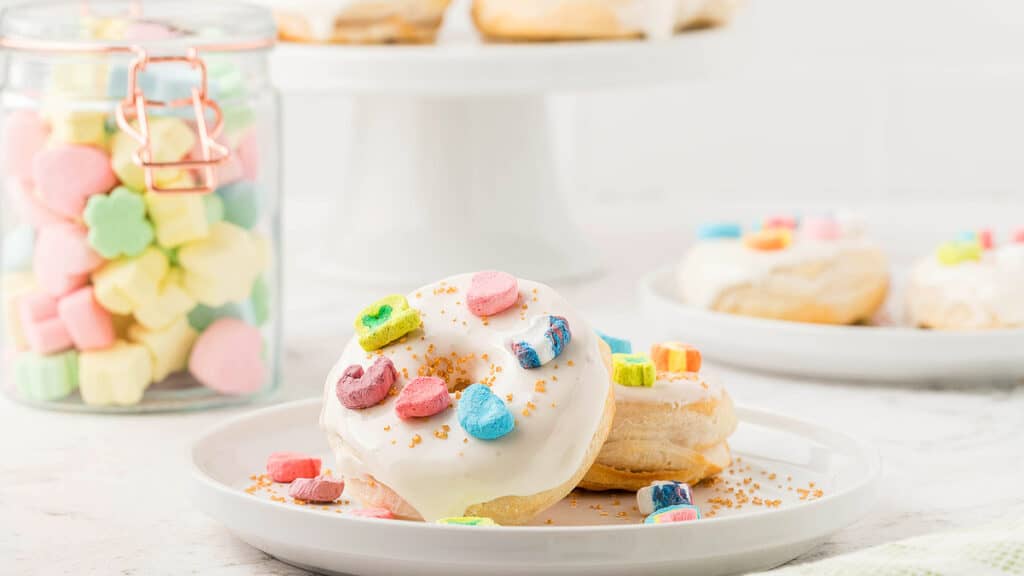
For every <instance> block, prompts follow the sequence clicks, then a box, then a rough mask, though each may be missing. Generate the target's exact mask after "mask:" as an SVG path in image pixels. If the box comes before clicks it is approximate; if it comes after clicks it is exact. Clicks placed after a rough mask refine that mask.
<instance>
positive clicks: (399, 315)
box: [355, 294, 421, 352]
mask: <svg viewBox="0 0 1024 576" xmlns="http://www.w3.org/2000/svg"><path fill="white" fill-rule="evenodd" d="M420 323H421V320H420V312H419V310H416V309H415V308H410V307H409V301H408V300H406V299H405V296H401V295H398V294H395V295H391V296H385V297H384V298H381V299H380V300H377V301H376V302H374V303H373V304H370V305H369V306H367V307H366V308H364V309H363V310H362V311H361V312H360V313H359V315H358V316H357V317H356V321H355V329H356V334H358V335H359V345H360V346H362V347H363V350H366V351H367V352H372V351H374V350H379V349H381V348H383V347H385V346H387V345H388V344H390V343H392V342H394V341H395V340H398V339H399V338H401V337H403V336H405V335H406V334H408V333H410V332H412V331H413V330H416V329H417V328H419V327H420Z"/></svg>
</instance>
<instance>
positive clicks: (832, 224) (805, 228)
mask: <svg viewBox="0 0 1024 576" xmlns="http://www.w3.org/2000/svg"><path fill="white" fill-rule="evenodd" d="M801 230H802V232H803V234H804V235H805V236H807V237H808V238H810V239H812V240H821V241H824V242H828V241H833V240H840V239H842V237H843V225H842V223H840V222H839V221H838V220H836V219H835V218H830V217H819V216H809V217H807V218H805V219H804V222H803V225H802V227H801Z"/></svg>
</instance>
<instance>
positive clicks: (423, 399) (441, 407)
mask: <svg viewBox="0 0 1024 576" xmlns="http://www.w3.org/2000/svg"><path fill="white" fill-rule="evenodd" d="M451 404H452V399H451V396H449V395H448V385H447V384H445V382H444V380H443V379H441V378H437V377H436V376H424V377H421V378H416V379H415V380H413V381H412V382H410V383H408V384H406V385H405V387H404V388H402V391H401V392H399V394H398V399H397V400H396V401H395V413H396V414H398V417H399V418H402V419H408V418H427V417H429V416H433V415H434V414H439V413H441V412H444V411H445V410H447V409H448V407H449V406H451Z"/></svg>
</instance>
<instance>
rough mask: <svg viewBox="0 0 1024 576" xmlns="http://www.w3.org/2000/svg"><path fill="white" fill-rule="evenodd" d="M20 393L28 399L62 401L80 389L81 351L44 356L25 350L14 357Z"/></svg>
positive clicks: (15, 373) (16, 379)
mask: <svg viewBox="0 0 1024 576" xmlns="http://www.w3.org/2000/svg"><path fill="white" fill-rule="evenodd" d="M14 380H15V382H17V390H18V396H19V397H21V398H23V399H25V400H35V401H38V402H49V401H53V400H60V399H62V398H66V397H68V396H70V395H71V393H72V392H74V391H75V390H77V389H78V353H77V352H75V351H74V350H69V351H67V352H64V353H62V354H51V355H48V356H42V355H39V354H34V353H32V352H23V353H21V354H18V355H17V356H16V357H15V359H14Z"/></svg>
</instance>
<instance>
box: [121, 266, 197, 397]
mask: <svg viewBox="0 0 1024 576" xmlns="http://www.w3.org/2000/svg"><path fill="white" fill-rule="evenodd" d="M195 306H196V301H195V300H194V299H193V298H192V296H190V295H189V293H188V292H186V291H185V288H184V282H183V281H182V272H181V270H180V269H177V268H172V269H171V270H170V271H169V272H167V276H166V277H165V278H164V281H163V282H162V283H161V285H160V292H159V293H158V294H157V295H156V298H153V299H151V300H147V301H145V302H143V303H142V304H140V305H139V306H138V307H137V308H136V309H135V319H136V320H138V321H139V324H141V325H142V326H143V327H145V328H147V329H149V330H161V329H163V328H166V327H167V326H169V325H170V324H171V323H173V322H174V321H175V320H177V319H179V318H184V317H185V315H186V314H188V313H189V311H190V310H192V309H193V308H195ZM158 380H159V378H158Z"/></svg>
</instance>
